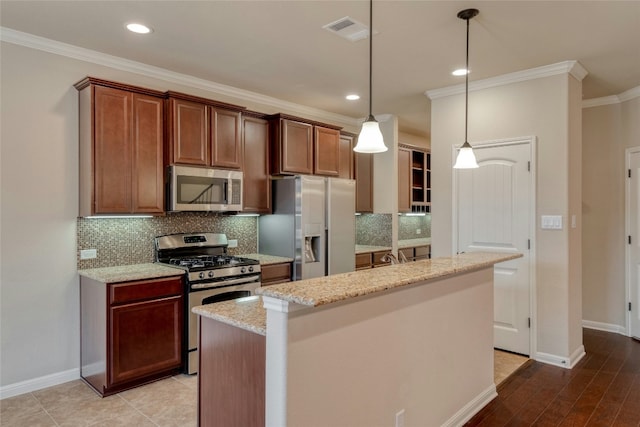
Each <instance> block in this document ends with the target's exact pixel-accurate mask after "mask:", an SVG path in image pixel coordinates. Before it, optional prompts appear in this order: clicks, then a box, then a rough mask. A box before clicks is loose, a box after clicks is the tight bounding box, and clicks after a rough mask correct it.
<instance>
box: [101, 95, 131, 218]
mask: <svg viewBox="0 0 640 427" xmlns="http://www.w3.org/2000/svg"><path fill="white" fill-rule="evenodd" d="M94 90H95V92H94V121H95V128H94V132H95V133H94V138H95V139H94V149H95V158H94V159H93V161H94V173H95V176H94V203H95V213H98V214H100V213H130V212H131V108H132V98H133V94H132V93H130V92H127V91H124V90H119V89H112V88H108V87H102V86H95V89H94Z"/></svg>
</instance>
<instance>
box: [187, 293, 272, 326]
mask: <svg viewBox="0 0 640 427" xmlns="http://www.w3.org/2000/svg"><path fill="white" fill-rule="evenodd" d="M191 311H193V312H194V313H196V314H199V315H200V316H203V317H207V318H209V319H213V320H217V321H220V322H223V323H226V324H228V325H232V326H236V327H238V328H241V329H245V330H247V331H251V332H254V333H256V334H260V335H267V311H266V310H265V308H264V307H263V305H262V298H260V297H259V296H253V297H246V298H240V299H236V300H231V301H222V302H217V303H214V304H207V305H199V306H197V307H193V309H192V310H191Z"/></svg>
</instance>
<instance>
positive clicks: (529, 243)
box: [527, 239, 531, 249]
mask: <svg viewBox="0 0 640 427" xmlns="http://www.w3.org/2000/svg"><path fill="white" fill-rule="evenodd" d="M527 249H531V239H527Z"/></svg>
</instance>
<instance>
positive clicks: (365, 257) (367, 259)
mask: <svg viewBox="0 0 640 427" xmlns="http://www.w3.org/2000/svg"><path fill="white" fill-rule="evenodd" d="M366 268H371V253H366V254H356V270H364V269H366Z"/></svg>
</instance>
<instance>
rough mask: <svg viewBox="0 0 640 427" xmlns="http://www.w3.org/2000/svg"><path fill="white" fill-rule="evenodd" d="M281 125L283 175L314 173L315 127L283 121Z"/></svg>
mask: <svg viewBox="0 0 640 427" xmlns="http://www.w3.org/2000/svg"><path fill="white" fill-rule="evenodd" d="M280 125H281V141H280V144H281V146H280V156H281V157H280V159H281V168H280V169H281V170H280V172H281V173H302V174H308V175H310V174H312V173H313V133H312V131H313V126H312V125H310V124H307V123H301V122H296V121H293V120H286V119H283V120H281V121H280Z"/></svg>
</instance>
